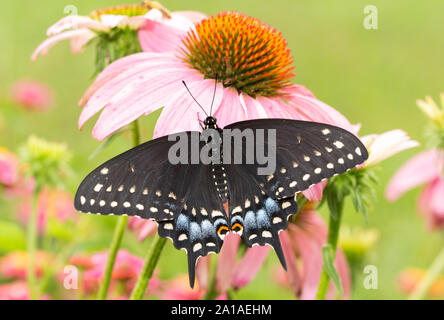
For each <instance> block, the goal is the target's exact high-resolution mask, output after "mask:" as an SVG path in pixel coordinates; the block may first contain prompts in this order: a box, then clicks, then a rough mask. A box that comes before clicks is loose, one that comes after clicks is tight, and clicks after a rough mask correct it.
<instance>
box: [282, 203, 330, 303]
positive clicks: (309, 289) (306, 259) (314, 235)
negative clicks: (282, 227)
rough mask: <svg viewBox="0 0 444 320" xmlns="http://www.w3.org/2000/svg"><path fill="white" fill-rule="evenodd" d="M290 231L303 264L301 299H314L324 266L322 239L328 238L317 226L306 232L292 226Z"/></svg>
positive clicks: (289, 227)
mask: <svg viewBox="0 0 444 320" xmlns="http://www.w3.org/2000/svg"><path fill="white" fill-rule="evenodd" d="M302 214H304V211H303V212H301V215H302ZM314 223H315V222H314ZM288 229H289V231H290V232H291V233H292V236H293V238H292V239H293V242H294V244H295V245H296V247H297V248H298V251H299V254H300V256H301V260H302V263H303V269H302V272H303V285H302V290H301V295H300V299H302V300H307V299H314V298H315V297H316V292H317V289H318V284H319V277H320V275H321V270H322V266H323V260H322V252H321V248H322V244H323V241H322V239H325V238H326V232H325V230H322V229H319V228H316V225H314V226H313V227H309V228H307V230H306V231H305V230H301V229H299V228H297V227H295V226H294V225H291V224H290V225H289V226H288ZM310 229H311V230H310Z"/></svg>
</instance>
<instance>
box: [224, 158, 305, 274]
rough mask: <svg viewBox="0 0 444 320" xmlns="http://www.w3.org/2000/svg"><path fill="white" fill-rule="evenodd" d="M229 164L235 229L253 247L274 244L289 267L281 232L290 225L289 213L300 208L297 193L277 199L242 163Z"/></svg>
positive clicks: (230, 208) (231, 204)
mask: <svg viewBox="0 0 444 320" xmlns="http://www.w3.org/2000/svg"><path fill="white" fill-rule="evenodd" d="M226 168H227V169H226V171H227V173H228V181H229V188H228V189H229V190H230V194H229V198H230V200H229V214H230V216H229V220H230V221H229V222H230V225H231V230H232V232H234V233H236V234H238V235H240V236H241V237H242V240H243V241H244V242H245V244H247V245H248V246H249V247H253V246H255V245H261V246H263V245H266V244H268V245H270V246H271V247H273V249H274V250H275V252H276V254H277V256H278V258H279V260H280V262H281V264H282V266H283V267H284V268H286V263H285V259H284V255H283V252H282V248H281V244H280V241H279V232H280V231H282V230H285V229H286V228H287V226H288V218H289V216H290V215H292V214H295V213H296V212H297V203H296V200H295V196H293V197H288V198H285V199H280V200H276V199H273V198H272V197H270V196H269V195H267V194H266V193H265V192H264V190H262V189H261V188H260V187H259V185H258V183H257V182H256V181H255V177H254V176H251V175H249V174H248V173H247V172H246V171H244V170H243V169H242V167H240V166H236V165H228V166H226Z"/></svg>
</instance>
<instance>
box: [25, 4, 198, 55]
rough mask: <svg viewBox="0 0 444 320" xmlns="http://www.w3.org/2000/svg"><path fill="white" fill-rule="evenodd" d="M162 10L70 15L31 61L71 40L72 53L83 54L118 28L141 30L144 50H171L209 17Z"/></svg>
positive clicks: (52, 30)
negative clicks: (201, 21) (59, 43)
mask: <svg viewBox="0 0 444 320" xmlns="http://www.w3.org/2000/svg"><path fill="white" fill-rule="evenodd" d="M159 9H160V8H159ZM159 9H156V8H154V9H151V10H150V9H149V8H148V7H146V6H144V5H143V4H140V5H138V4H135V5H123V6H118V7H111V8H106V9H102V10H96V11H94V12H92V13H91V14H90V16H79V15H69V16H66V17H64V18H62V19H60V20H59V21H57V22H56V23H55V24H54V25H52V26H51V27H49V28H48V30H47V32H46V34H47V36H48V37H49V38H48V39H46V40H45V41H43V42H42V43H41V44H40V45H39V46H38V47H37V49H36V50H35V51H34V53H33V54H32V57H31V59H32V60H36V59H37V57H38V55H39V54H41V55H45V54H46V53H47V52H48V50H49V49H50V48H51V47H52V46H53V45H54V44H56V43H57V42H59V41H62V40H67V39H68V40H71V51H72V52H73V53H74V54H76V53H79V52H81V51H82V50H83V48H84V47H85V45H87V44H88V43H89V41H91V39H93V38H95V37H97V36H98V35H99V34H101V33H102V34H103V33H108V32H110V31H111V30H114V28H119V29H122V30H126V29H130V30H139V31H140V32H139V41H140V44H141V47H142V49H143V50H144V51H152V52H163V51H171V50H173V49H174V48H175V47H176V46H177V45H178V44H179V43H180V38H181V37H182V35H183V34H184V33H185V32H186V31H188V30H189V29H190V28H192V27H193V22H195V21H196V20H198V19H202V18H203V17H205V15H203V14H201V13H199V12H192V11H185V12H173V13H168V12H167V11H165V10H159Z"/></svg>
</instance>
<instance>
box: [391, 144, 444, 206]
mask: <svg viewBox="0 0 444 320" xmlns="http://www.w3.org/2000/svg"><path fill="white" fill-rule="evenodd" d="M443 156H444V154H443V153H442V152H439V151H437V150H431V151H426V152H422V153H420V154H418V155H416V156H415V157H413V158H412V159H410V160H409V161H407V162H406V163H405V164H404V165H403V166H402V167H401V168H400V169H399V170H398V171H397V172H396V173H395V175H394V176H393V178H392V179H391V180H390V182H389V184H388V186H387V189H386V191H385V196H386V198H387V199H388V200H389V201H395V200H396V199H398V198H399V197H400V196H401V195H403V194H404V193H405V192H407V191H408V190H410V189H412V188H414V187H417V186H419V185H422V184H424V183H427V182H430V181H432V180H433V179H435V178H436V177H438V176H440V174H441V173H442V170H443V167H444V157H443Z"/></svg>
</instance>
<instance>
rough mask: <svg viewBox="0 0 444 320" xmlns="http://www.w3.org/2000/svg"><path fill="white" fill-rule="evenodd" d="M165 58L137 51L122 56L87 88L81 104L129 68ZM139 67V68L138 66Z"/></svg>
mask: <svg viewBox="0 0 444 320" xmlns="http://www.w3.org/2000/svg"><path fill="white" fill-rule="evenodd" d="M159 58H160V59H163V58H164V56H163V55H156V54H147V53H144V52H142V53H135V54H132V55H130V56H126V57H123V58H120V59H118V60H116V61H114V62H113V63H111V64H110V65H109V66H107V67H106V68H105V70H103V71H102V72H101V73H100V74H99V75H98V76H97V77H96V79H95V80H94V82H93V84H92V85H91V86H90V87H89V88H88V89H87V90H86V92H85V93H84V94H83V96H82V98H81V99H80V101H79V106H81V107H82V106H84V105H85V104H86V103H87V102H88V101H89V99H90V98H91V97H92V96H93V95H94V94H95V93H96V91H97V90H99V89H100V88H101V87H102V86H103V85H104V84H106V83H107V82H109V81H111V80H112V79H114V77H115V76H117V75H119V74H121V73H123V72H124V71H126V70H127V69H129V68H131V67H134V66H138V65H139V63H143V62H146V61H149V60H155V59H159ZM136 69H137V68H136Z"/></svg>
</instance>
